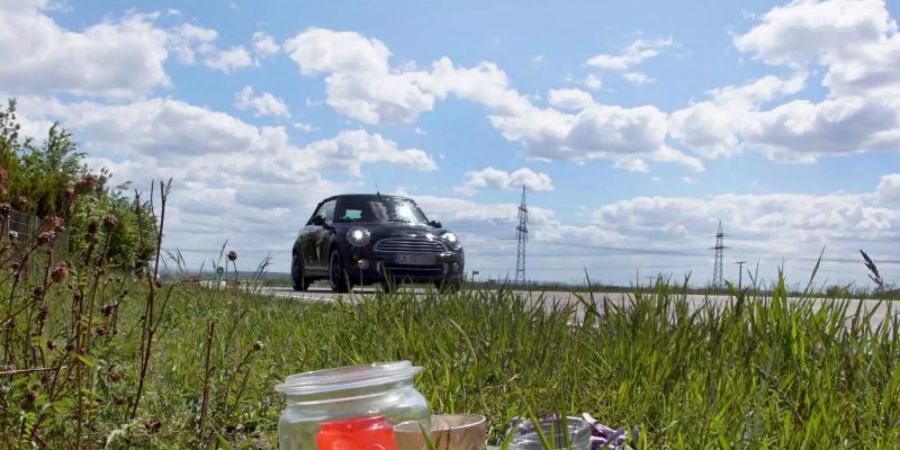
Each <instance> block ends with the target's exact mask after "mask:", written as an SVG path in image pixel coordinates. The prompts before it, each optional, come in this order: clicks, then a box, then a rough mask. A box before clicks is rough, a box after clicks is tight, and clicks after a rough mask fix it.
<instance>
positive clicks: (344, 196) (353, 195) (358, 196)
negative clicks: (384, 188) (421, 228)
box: [319, 193, 415, 204]
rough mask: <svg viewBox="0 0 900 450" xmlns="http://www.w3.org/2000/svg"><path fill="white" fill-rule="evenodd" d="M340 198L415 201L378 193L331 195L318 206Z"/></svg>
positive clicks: (400, 196)
mask: <svg viewBox="0 0 900 450" xmlns="http://www.w3.org/2000/svg"><path fill="white" fill-rule="evenodd" d="M341 198H397V199H403V200H409V201H411V202H413V203H415V201H414V200H413V199H411V198H409V197H404V196H402V195H386V194H380V193H378V194H340V195H332V196H331V197H328V198H326V199H324V200H322V201H321V202H319V204H322V203H325V202H327V201H329V200H337V199H341Z"/></svg>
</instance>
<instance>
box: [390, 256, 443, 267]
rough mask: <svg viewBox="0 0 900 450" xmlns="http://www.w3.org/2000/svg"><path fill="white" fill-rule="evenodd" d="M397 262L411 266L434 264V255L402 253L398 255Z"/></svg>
mask: <svg viewBox="0 0 900 450" xmlns="http://www.w3.org/2000/svg"><path fill="white" fill-rule="evenodd" d="M396 262H397V264H406V265H410V266H430V265H432V264H434V256H433V255H413V254H406V253H401V254H399V255H397V259H396Z"/></svg>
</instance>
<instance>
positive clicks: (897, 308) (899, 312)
mask: <svg viewBox="0 0 900 450" xmlns="http://www.w3.org/2000/svg"><path fill="white" fill-rule="evenodd" d="M401 289H404V290H406V289H410V288H409V287H401ZM376 290H377V288H354V289H353V292H352V293H350V294H335V293H333V292H331V290H330V289H328V288H326V287H322V286H311V287H310V289H309V290H308V291H305V292H296V291H294V290H293V289H291V288H289V287H264V288H262V291H261V293H262V294H264V295H271V296H275V297H283V298H289V299H294V300H299V301H306V302H333V301H334V300H335V298H336V297H337V296H339V295H343V296H344V298H345V299H349V300H350V301H355V300H360V299H363V298H366V297H369V296H372V295H374V293H375V292H376ZM414 291H415V292H416V294H417V295H422V294H424V293H425V290H424V289H418V288H417V289H415V290H414ZM521 294H522V295H527V296H529V297H530V298H531V299H532V300H534V301H539V300H543V302H544V304H545V306H546V307H548V308H550V307H552V306H553V305H554V304H558V305H575V307H576V320H579V321H580V320H581V318H582V317H583V316H584V306H583V305H582V303H581V302H580V301H579V300H578V298H577V297H576V294H574V293H572V292H568V291H547V292H524V291H522V292H521ZM580 295H583V296H586V295H588V294H587V293H581V294H580ZM604 298H605V299H608V300H609V302H610V303H612V304H617V305H625V304H627V303H628V301H629V299H630V294H628V293H622V292H610V293H604V292H595V293H594V299H595V300H596V301H598V302H599V301H601V300H602V299H604ZM792 300H793V301H797V299H792ZM730 301H733V298H732V297H730V296H725V295H711V296H704V295H688V296H687V302H688V306H689V309H690V310H691V311H695V310H697V309H698V308H700V307H701V306H703V305H704V304H706V303H707V302H709V303H727V302H730ZM860 301H861V302H863V305H862V309H863V311H864V312H869V311H873V310H874V311H875V312H874V313H873V314H872V318H871V324H872V325H873V326H877V325H878V324H880V323H882V322H883V321H884V319H885V317H887V316H888V314H889V313H890V315H891V316H893V317H895V318H900V302H896V303H893V304H892V302H889V301H885V302H880V303H879V301H878V300H850V305H849V307H848V308H847V315H848V316H852V315H853V314H854V313H855V312H856V308H857V306H858V305H859V302H860ZM813 302H814V307H815V308H817V309H818V308H821V307H822V306H825V305H828V304H831V303H833V301H832V300H827V299H814V300H813Z"/></svg>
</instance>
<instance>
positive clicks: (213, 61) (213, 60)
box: [203, 45, 256, 73]
mask: <svg viewBox="0 0 900 450" xmlns="http://www.w3.org/2000/svg"><path fill="white" fill-rule="evenodd" d="M203 64H205V65H206V66H207V67H209V68H212V69H216V70H221V71H222V72H225V73H231V72H233V71H235V70H238V69H243V68H244V67H250V66H252V65H255V64H256V63H255V61H254V60H253V58H252V57H251V56H250V52H248V51H247V49H246V48H244V46H243V45H237V46H234V47H231V48H229V49H228V50H215V51H213V52H211V53H210V55H209V56H208V57H206V59H204V60H203Z"/></svg>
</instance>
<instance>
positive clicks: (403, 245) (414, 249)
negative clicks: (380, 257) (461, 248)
mask: <svg viewBox="0 0 900 450" xmlns="http://www.w3.org/2000/svg"><path fill="white" fill-rule="evenodd" d="M375 251H376V252H381V253H430V254H439V253H445V252H447V247H446V246H445V245H444V244H443V243H442V242H439V241H429V240H425V239H414V238H388V239H382V240H380V241H378V242H376V243H375Z"/></svg>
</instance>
